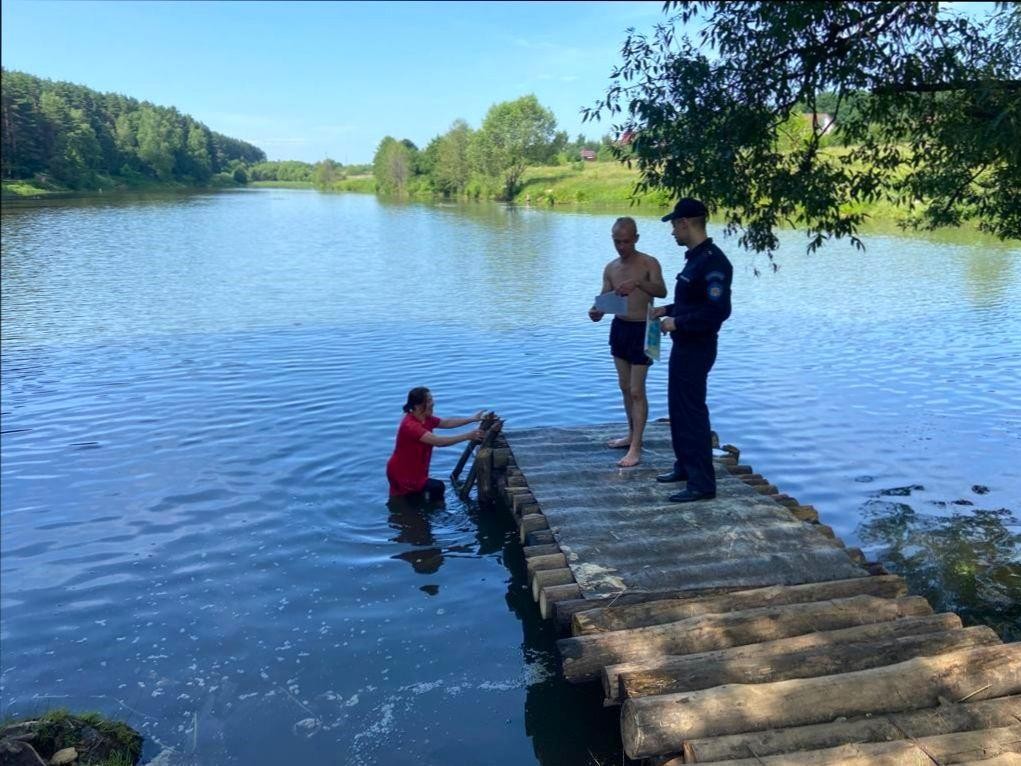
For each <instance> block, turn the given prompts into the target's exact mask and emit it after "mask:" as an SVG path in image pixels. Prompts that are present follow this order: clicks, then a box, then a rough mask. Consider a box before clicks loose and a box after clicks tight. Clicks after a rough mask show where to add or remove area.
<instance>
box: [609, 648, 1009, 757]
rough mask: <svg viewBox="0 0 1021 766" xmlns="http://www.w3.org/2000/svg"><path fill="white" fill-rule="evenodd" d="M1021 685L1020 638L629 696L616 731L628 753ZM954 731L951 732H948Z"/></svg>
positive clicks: (994, 693)
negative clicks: (842, 669)
mask: <svg viewBox="0 0 1021 766" xmlns="http://www.w3.org/2000/svg"><path fill="white" fill-rule="evenodd" d="M1019 691H1021V644H1005V645H1001V646H983V647H978V648H976V649H962V650H960V651H956V652H951V653H949V654H942V655H939V656H937V657H920V658H917V659H913V660H907V661H905V662H899V663H897V664H896V665H888V666H886V667H881V668H873V669H871V670H858V671H854V672H851V673H842V674H840V675H830V676H821V677H819V678H801V679H797V680H792V681H774V682H772V683H766V684H730V685H727V686H717V687H715V688H713V689H705V690H703V691H696V692H685V693H681V694H664V695H661V696H658V697H639V698H637V699H629V700H627V701H626V702H625V703H624V706H623V708H622V709H621V736H622V739H623V742H624V751H625V752H626V753H627V755H628V757H630V758H645V757H648V756H654V755H664V754H667V753H672V752H678V751H680V750H681V748H682V747H683V745H684V741H685V740H687V739H694V738H696V737H707V736H714V735H721V734H736V733H739V732H744V731H755V730H761V729H771V728H772V729H775V728H783V727H788V726H801V725H804V724H811V723H821V722H824V721H832V720H833V719H835V718H839V717H841V716H854V715H864V714H865V713H873V714H877V713H895V712H900V711H903V710H917V709H919V708H926V707H933V706H934V705H937V704H939V701H940V699H941V698H945V699H949V700H957V701H962V700H964V699H965V698H967V699H974V700H981V699H989V698H992V697H1003V696H1006V695H1008V694H1016V693H1017V692H1019ZM955 736H957V735H955Z"/></svg>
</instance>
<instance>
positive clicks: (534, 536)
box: [525, 529, 557, 545]
mask: <svg viewBox="0 0 1021 766" xmlns="http://www.w3.org/2000/svg"><path fill="white" fill-rule="evenodd" d="M556 541H557V539H556V538H555V537H554V536H553V530H552V529H537V530H535V531H534V532H529V533H528V534H527V535H525V545H553V544H555V543H556Z"/></svg>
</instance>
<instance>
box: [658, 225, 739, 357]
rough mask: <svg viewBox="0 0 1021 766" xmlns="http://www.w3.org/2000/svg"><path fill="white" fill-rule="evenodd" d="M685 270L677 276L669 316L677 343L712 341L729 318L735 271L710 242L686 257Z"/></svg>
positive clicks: (667, 310) (701, 245)
mask: <svg viewBox="0 0 1021 766" xmlns="http://www.w3.org/2000/svg"><path fill="white" fill-rule="evenodd" d="M684 259H685V264H684V270H683V271H682V272H681V273H680V274H678V275H677V286H676V287H675V288H674V302H673V303H671V304H670V305H668V306H665V307H664V308H665V309H666V316H669V317H673V318H674V322H676V323H677V330H676V332H672V333H670V337H671V338H673V339H674V340H689V339H690V340H696V339H700V338H711V337H714V336H715V335H716V333H718V332H719V331H720V325H722V324H723V322H724V320H726V318H727V317H729V316H730V283H731V281H732V280H733V278H734V267H733V266H731V265H730V261H729V260H727V256H725V255H724V254H723V251H722V250H720V248H718V247H717V246H716V245H714V244H713V241H712V239H711V238H707V239H706V240H705V241H704V242H702V243H701V244H700V245H698V246H696V247H694V248H692V249H691V250H688V251H687V252H686V253H685V254H684Z"/></svg>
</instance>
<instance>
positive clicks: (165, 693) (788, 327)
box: [0, 190, 1021, 766]
mask: <svg viewBox="0 0 1021 766" xmlns="http://www.w3.org/2000/svg"><path fill="white" fill-rule="evenodd" d="M635 212H636V211H632V210H627V209H625V210H618V209H613V210H605V211H599V210H590V211H573V212H571V213H569V214H566V215H565V214H562V213H560V212H551V211H548V210H545V209H544V210H536V209H528V208H513V207H506V206H501V205H459V204H453V205H429V204H422V203H397V202H387V201H379V200H376V199H375V198H374V197H371V196H365V195H321V194H316V193H313V192H303V191H289V190H263V191H248V192H238V193H225V194H203V195H194V196H185V197H165V198H148V199H135V200H132V199H130V198H129V199H124V198H121V199H117V200H115V199H103V200H91V201H81V200H75V201H56V202H54V201H46V202H43V203H40V204H37V205H8V204H6V203H5V205H4V207H3V210H2V216H3V237H2V240H0V245H2V264H0V291H2V295H0V314H2V317H0V319H2V321H0V330H2V334H3V339H2V340H3V343H2V345H0V364H2V368H3V369H2V373H3V374H2V375H0V398H2V407H0V410H2V420H3V422H2V429H0V430H2V431H3V432H4V433H3V434H2V439H0V448H2V481H0V496H2V503H0V524H2V534H0V642H2V647H0V648H2V653H0V664H2V668H0V708H2V710H0V715H6V714H25V713H30V712H33V711H35V710H38V709H39V707H40V706H44V705H46V704H57V703H59V704H65V705H67V706H69V707H77V708H97V707H98V708H100V709H102V710H104V711H106V712H110V713H112V714H115V715H118V716H124V717H126V718H127V719H128V720H129V721H130V722H132V723H136V724H137V725H138V726H139V728H141V729H142V731H143V732H144V734H145V735H146V737H147V743H146V757H151V756H153V755H155V754H156V752H158V751H159V750H160V748H161V747H164V746H166V747H173V748H175V749H176V750H177V752H178V753H185V754H192V755H193V756H194V759H195V760H196V761H197V762H201V763H216V764H220V763H223V764H231V763H274V762H286V761H295V760H304V761H308V762H324V761H330V760H332V756H334V755H336V754H338V753H340V754H344V757H346V758H347V760H348V761H349V762H352V763H365V764H375V763H380V764H382V763H410V762H414V763H422V764H449V763H473V762H478V761H480V760H482V758H480V756H479V754H480V753H481V754H485V756H486V761H487V762H488V763H492V764H494V766H510V765H511V764H515V765H517V764H523V763H529V762H534V761H537V762H539V763H542V764H543V765H544V766H575V765H576V764H579V763H589V762H591V760H592V759H595V760H597V761H598V762H601V763H616V762H619V761H620V751H619V745H618V741H617V740H618V735H617V733H616V724H615V722H616V712H615V711H613V710H609V711H606V710H603V709H602V708H601V707H600V704H599V695H598V694H592V693H591V690H588V689H578V688H574V687H569V686H567V685H566V684H564V683H563V682H562V681H560V680H559V678H558V676H557V674H556V655H555V650H554V643H553V638H554V637H553V635H552V633H551V630H550V626H549V625H546V624H544V623H543V622H541V621H540V620H539V617H538V614H537V611H536V608H535V604H534V603H533V601H532V599H531V595H530V593H529V590H528V588H527V582H526V580H525V574H524V562H523V560H522V557H521V551H520V546H519V544H518V542H517V539H516V534H515V530H514V529H513V527H512V525H511V523H510V521H509V519H508V518H507V517H506V516H505V515H503V514H494V513H493V512H492V511H491V510H490V509H486V508H478V507H477V506H476V505H475V503H474V502H468V503H464V502H461V501H460V499H459V498H457V497H456V496H455V495H453V494H450V493H449V492H448V497H447V507H446V508H428V507H419V508H415V507H404V508H401V507H395V506H394V505H393V504H391V505H390V506H389V507H388V505H387V502H386V496H387V481H386V478H385V475H384V466H385V463H386V460H387V458H388V457H389V455H390V452H391V450H392V447H393V433H394V430H395V428H396V427H397V424H398V422H399V420H400V417H401V412H400V407H401V404H402V403H403V401H404V399H405V396H406V393H407V391H408V389H410V388H412V387H414V386H418V385H428V386H429V387H430V388H432V389H433V391H434V392H437V393H438V394H439V396H438V397H437V398H438V403H437V410H438V414H440V415H441V416H443V415H448V414H449V415H456V414H459V413H461V414H463V413H466V412H475V411H477V410H478V409H481V408H486V409H496V410H497V411H499V412H500V413H501V415H502V416H503V417H505V418H506V420H507V422H508V424H509V425H511V426H513V427H521V428H527V427H531V426H541V425H553V426H573V425H584V424H592V423H601V422H607V421H609V420H618V421H619V418H620V395H619V389H618V387H617V381H616V374H615V371H614V368H613V364H612V362H611V360H610V357H609V353H608V349H607V343H606V340H607V336H606V333H607V328H606V324H605V323H602V324H601V325H594V324H593V323H591V322H590V321H589V320H588V318H587V316H586V314H585V312H586V310H587V308H588V307H589V305H591V300H592V296H593V295H594V294H595V293H596V292H598V290H599V286H600V274H601V273H602V269H603V266H604V265H605V263H606V262H607V260H609V259H610V258H612V257H613V255H614V253H613V249H612V244H611V242H610V238H609V231H610V227H611V225H612V223H613V221H614V220H615V218H616V216H617V215H620V214H622V213H635ZM655 215H656V211H653V210H651V209H646V210H639V211H637V217H638V224H639V229H640V233H641V237H642V240H641V241H642V246H643V250H644V251H646V252H649V253H652V254H653V255H656V256H657V257H659V258H660V260H661V261H662V263H663V265H664V272H665V273H666V274H667V275H668V277H670V276H672V275H673V274H676V273H677V271H678V270H679V264H680V262H681V259H682V257H683V256H682V252H681V251H680V249H679V248H677V246H676V244H675V243H674V242H673V241H672V239H671V238H670V235H669V227H668V226H666V225H665V224H661V223H660V222H659V220H658V218H655V217H653V216H655ZM781 239H782V243H783V246H782V248H781V251H780V252H779V253H778V255H777V260H778V262H779V263H780V270H779V271H778V272H777V273H776V274H766V275H765V276H763V277H761V278H758V279H756V278H755V277H753V276H752V270H753V268H754V265H755V259H753V258H751V257H749V256H746V255H744V254H741V253H739V252H737V251H735V250H734V248H733V243H728V242H727V241H726V239H725V238H724V239H723V240H722V242H723V244H724V247H725V249H726V250H727V252H728V254H730V255H731V257H732V260H733V261H734V263H735V285H734V296H735V301H734V303H735V310H734V315H733V316H732V318H731V319H730V320H729V321H728V323H727V326H726V327H725V331H724V333H723V335H722V336H721V341H720V355H719V359H718V361H717V364H716V367H715V368H714V370H713V373H712V376H711V379H710V407H711V410H712V413H713V419H714V424H713V425H714V427H715V429H716V430H717V432H718V433H720V435H721V437H722V439H723V440H724V441H729V442H732V443H734V444H737V445H738V446H739V447H741V450H742V459H743V461H744V462H747V463H750V464H751V465H753V466H754V467H755V469H756V470H758V471H759V472H761V473H763V474H764V475H766V476H767V477H768V478H769V479H770V480H771V481H772V482H773V483H775V484H777V485H778V486H780V487H781V488H782V489H783V490H784V491H786V492H788V493H789V494H791V495H793V496H795V497H797V498H798V499H799V500H800V501H801V502H803V503H807V504H813V505H815V506H816V507H818V508H819V510H820V513H821V514H822V516H823V520H824V521H825V522H826V523H827V524H830V525H831V526H833V527H834V529H835V530H836V531H837V533H838V534H839V535H840V536H841V537H842V538H844V539H845V540H846V541H847V543H848V544H849V545H854V544H856V543H857V542H860V539H859V538H861V539H865V538H867V539H868V540H869V541H870V542H868V543H867V545H869V546H872V548H873V551H870V552H871V553H874V554H875V555H877V556H878V555H879V553H880V552H881V550H885V549H889V551H890V553H889V554H888V555H887V556H886V558H887V559H888V561H889V562H890V566H891V567H900V568H902V569H903V571H904V573H905V574H906V576H908V577H909V579H910V578H911V577H913V576H914V575H913V574H912V573H917V580H913V581H912V585H913V587H914V588H915V589H916V590H919V591H922V592H924V593H926V594H927V595H929V597H930V598H931V599H932V600H933V602H934V603H935V604H942V603H944V602H943V601H941V598H943V597H944V596H945V597H946V599H947V603H949V604H950V605H951V606H953V605H957V606H959V608H961V609H962V610H964V611H965V612H966V613H967V616H968V618H969V619H970V620H987V621H990V622H991V623H994V624H996V625H998V626H999V625H1005V624H1006V623H1009V622H1010V621H1011V620H1012V619H1014V620H1016V617H1017V614H1016V611H1015V612H1012V611H1011V610H1010V608H1009V607H1008V606H1006V605H1005V604H1007V603H1008V602H1007V599H1014V600H1015V602H1016V599H1017V590H1016V566H1017V563H1018V561H1017V550H1016V538H1011V539H1013V540H1014V545H1015V547H1014V549H1013V551H1011V550H1010V549H1009V546H1008V545H1007V543H1006V542H1004V541H1005V540H1007V539H1008V537H1005V536H1004V535H1005V534H1006V535H1007V536H1009V535H1011V534H1016V531H1017V525H1016V522H1015V521H1013V520H1012V518H1011V517H1010V516H1009V515H1005V514H1001V513H1000V512H998V511H996V510H990V511H986V510H981V511H979V510H976V509H1001V508H1002V509H1007V510H1008V511H1009V512H1010V513H1014V514H1016V513H1017V512H1018V511H1021V467H1019V466H1021V460H1019V459H1018V455H1019V454H1021V409H1019V408H1018V406H1017V402H1019V401H1021V348H1019V344H1021V341H1019V338H1021V312H1019V311H1018V306H1021V252H1019V250H1018V248H1017V246H1016V244H1014V245H1011V244H1002V243H989V242H986V241H978V240H974V241H973V238H972V237H970V236H966V237H963V238H961V237H959V238H958V239H957V240H945V241H944V240H940V239H938V238H930V237H925V238H922V237H918V238H904V237H898V236H893V235H890V234H888V233H883V234H877V235H875V236H870V237H868V238H867V240H866V243H867V246H868V250H867V251H866V252H865V253H864V254H862V253H857V252H855V251H854V250H853V249H851V248H850V247H846V246H844V245H832V246H828V247H827V248H826V249H824V250H823V251H821V252H819V253H816V254H815V255H813V256H806V255H805V253H804V237H803V235H800V234H798V233H796V232H784V233H783V234H782V236H781ZM665 387H666V365H664V364H657V365H654V366H653V367H652V369H651V370H650V372H649V392H650V397H649V399H650V410H651V411H650V417H652V418H657V417H661V416H663V415H665V414H666V396H665ZM991 445H995V449H990V446H991ZM458 453H459V450H438V451H437V453H436V454H435V455H434V461H433V462H434V474H435V475H436V476H445V475H448V474H449V472H450V470H451V469H452V467H453V465H454V463H455V462H456V460H457V457H458ZM977 456H981V457H980V458H979V457H977ZM611 462H612V461H611ZM608 465H611V463H608ZM665 468H666V466H664V469H665ZM923 486H924V489H922V487H923ZM972 486H975V487H979V488H981V492H980V491H979V490H978V489H976V490H974V491H972V492H970V493H969V492H967V491H965V492H964V493H963V495H964V496H966V499H967V500H969V501H970V502H972V503H974V505H970V506H969V505H955V504H953V503H951V504H950V505H945V504H944V505H940V503H945V500H946V499H947V498H957V497H962V491H961V489H960V488H962V487H964V488H968V487H972ZM877 487H900V488H907V489H904V493H905V494H903V495H897V494H890V493H887V494H882V493H881V492H877V490H876V488H877ZM897 503H900V504H902V505H904V506H905V507H904V508H901V507H899V506H897V505H896V504H897ZM863 508H866V509H867V511H868V515H867V517H866V518H865V524H864V525H860V522H861V521H862V519H863V510H862V509H863ZM911 509H913V510H911ZM884 519H885V521H884ZM997 525H999V527H997ZM1001 529H1002V530H1005V531H1006V532H1001V531H999V530H1001ZM1012 556H1013V557H1014V558H1013V560H1012V559H1011V557H1012ZM1003 630H1009V626H1008V627H1006V628H1003ZM54 700H56V701H57V702H53V701H54ZM590 748H591V755H589V753H588V750H589V749H590Z"/></svg>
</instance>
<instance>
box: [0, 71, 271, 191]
mask: <svg viewBox="0 0 1021 766" xmlns="http://www.w3.org/2000/svg"><path fill="white" fill-rule="evenodd" d="M0 104H2V113H0V122H2V147H0V148H2V168H0V172H2V175H3V178H4V179H5V180H8V179H35V180H38V181H40V182H43V183H47V184H58V185H62V186H66V187H68V188H71V189H95V188H101V187H103V186H104V185H110V184H111V183H116V182H118V181H122V182H126V183H129V184H130V183H138V182H145V181H157V182H170V181H173V182H180V183H189V184H198V185H203V184H208V183H210V182H216V181H230V182H241V183H244V182H245V181H246V180H247V171H246V168H247V166H249V165H251V164H254V163H259V162H264V161H265V159H266V154H265V152H263V151H262V149H260V148H258V147H257V146H253V145H252V144H249V143H247V142H245V141H240V140H238V139H236V138H231V137H229V136H225V135H222V134H220V133H217V132H215V131H212V130H210V129H209V128H208V127H206V126H205V125H203V124H202V123H201V122H198V121H197V120H195V119H193V118H192V117H190V116H188V115H186V114H182V113H181V112H179V111H178V110H177V109H174V108H173V107H162V106H155V105H154V104H151V103H149V102H147V101H137V100H136V99H133V98H128V97H127V96H122V95H119V94H116V93H99V92H97V91H94V90H91V89H90V88H86V87H84V86H81V85H74V84H72V83H68V82H53V81H51V80H44V79H42V78H39V77H34V76H32V75H29V74H25V73H23V72H15V71H9V70H3V71H2V73H0Z"/></svg>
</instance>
